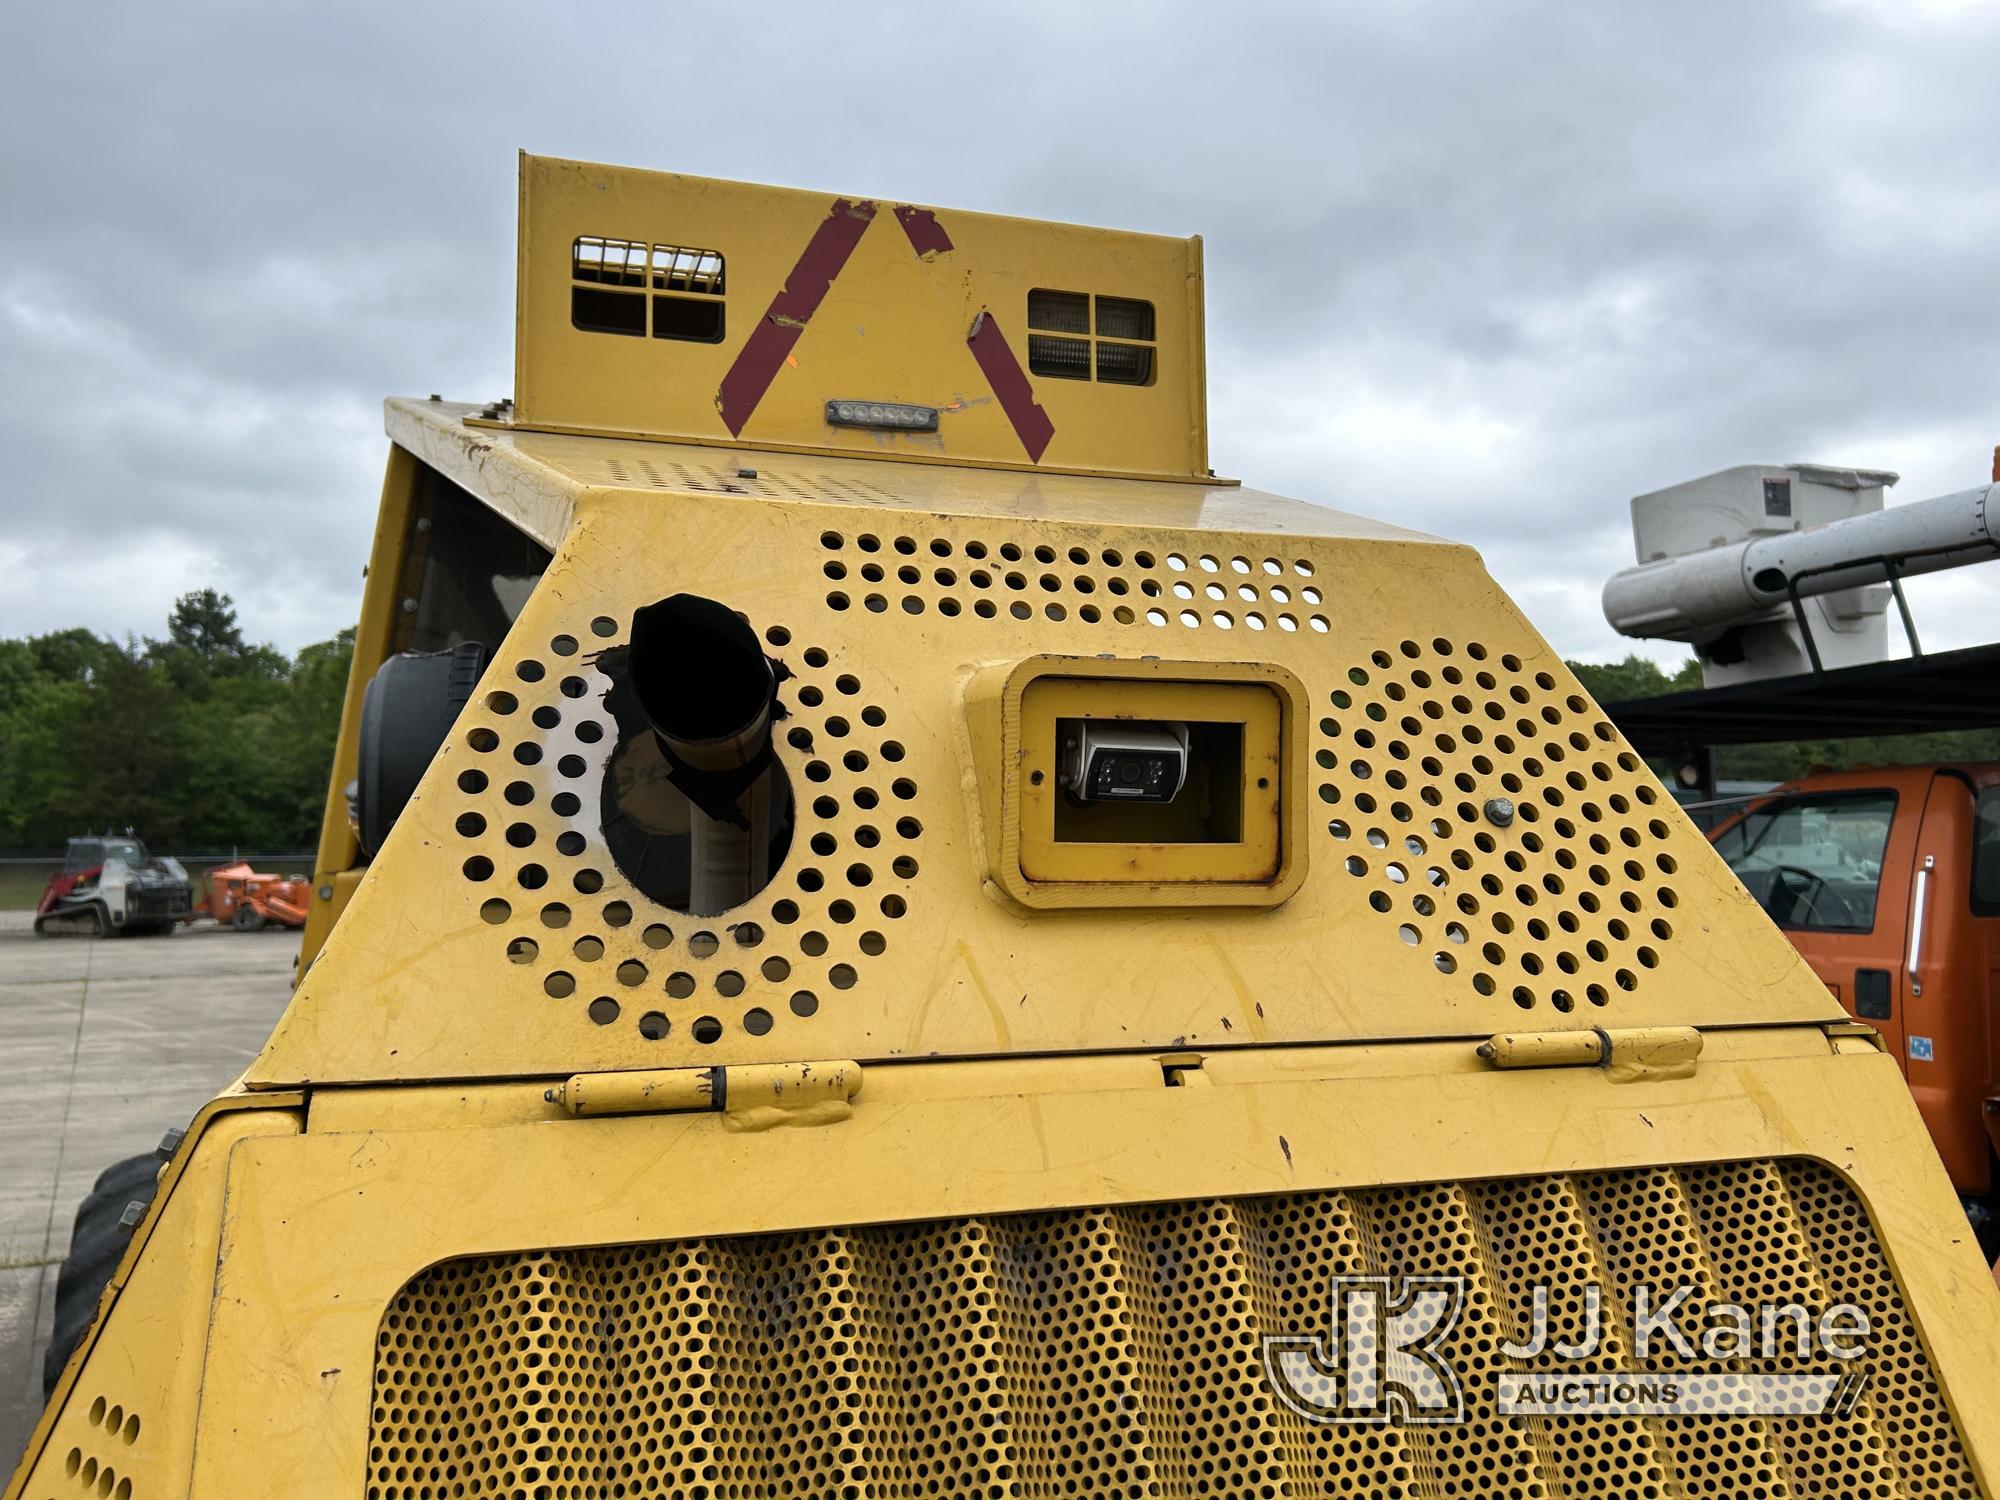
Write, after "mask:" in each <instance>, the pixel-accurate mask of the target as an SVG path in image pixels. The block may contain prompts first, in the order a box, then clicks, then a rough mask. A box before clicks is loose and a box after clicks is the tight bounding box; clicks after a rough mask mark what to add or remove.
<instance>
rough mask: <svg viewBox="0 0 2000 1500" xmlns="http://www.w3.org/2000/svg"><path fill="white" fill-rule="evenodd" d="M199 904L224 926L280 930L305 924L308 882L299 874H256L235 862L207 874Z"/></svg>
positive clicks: (247, 867) (247, 929)
mask: <svg viewBox="0 0 2000 1500" xmlns="http://www.w3.org/2000/svg"><path fill="white" fill-rule="evenodd" d="M206 879H207V886H208V889H207V892H206V894H205V895H204V896H203V897H202V905H203V906H204V907H206V909H207V911H208V914H209V915H210V916H211V917H213V918H215V920H216V921H217V922H218V923H220V924H222V925H223V926H225V927H234V928H235V929H236V930H237V931H238V932H254V931H256V929H258V928H259V927H262V926H264V925H265V924H267V923H273V922H274V923H276V924H277V925H278V926H280V927H303V926H305V925H306V902H307V899H308V898H309V896H310V894H311V891H312V882H311V881H310V880H308V879H306V878H305V877H304V876H303V875H260V874H258V873H257V872H256V871H255V870H253V869H251V868H250V866H249V865H247V864H244V863H242V862H240V861H239V862H238V863H236V864H233V865H218V866H216V868H214V869H213V870H210V871H209V872H208V875H207V877H206Z"/></svg>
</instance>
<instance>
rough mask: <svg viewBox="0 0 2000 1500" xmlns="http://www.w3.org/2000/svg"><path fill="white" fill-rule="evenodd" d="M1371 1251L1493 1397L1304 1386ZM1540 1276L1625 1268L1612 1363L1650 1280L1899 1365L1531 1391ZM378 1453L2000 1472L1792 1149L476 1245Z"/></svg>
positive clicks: (1013, 1482) (1960, 1477)
mask: <svg viewBox="0 0 2000 1500" xmlns="http://www.w3.org/2000/svg"><path fill="white" fill-rule="evenodd" d="M1356 1275H1384V1276H1390V1277H1395V1276H1399V1275H1401V1276H1422V1275H1448V1276H1454V1277H1464V1278H1466V1279H1467V1286H1468V1295H1467V1301H1466V1306H1465V1310H1464V1315H1463V1317H1462V1318H1461V1319H1460V1321H1459V1323H1458V1325H1457V1328H1456V1330H1455V1332H1454V1333H1452V1334H1451V1335H1450V1336H1449V1339H1448V1342H1447V1344H1446V1345H1445V1346H1444V1353H1445V1354H1446V1357H1447V1358H1448V1359H1449V1361H1450V1363H1451V1365H1452V1366H1453V1367H1454V1368H1455V1369H1456V1370H1457V1371H1458V1373H1459V1375H1460V1378H1461V1379H1462V1381H1463V1382H1464V1385H1465V1387H1466V1392H1467V1397H1468V1408H1469V1413H1468V1420H1466V1421H1465V1422H1462V1423H1451V1424H1446V1425H1441V1426H1409V1427H1398V1428H1381V1427H1366V1426H1356V1425H1329V1424H1320V1423H1308V1422H1307V1421H1305V1420H1303V1419H1302V1418H1300V1417H1298V1416H1296V1415H1294V1414H1293V1412H1292V1411H1291V1410H1289V1409H1288V1408H1287V1407H1286V1406H1285V1405H1283V1404H1282V1403H1281V1402H1279V1401H1278V1400H1277V1399H1276V1398H1275V1396H1274V1391H1273V1387H1272V1385H1271V1384H1270V1382H1269V1380H1268V1379H1267V1377H1266V1375H1265V1373H1264V1367H1263V1361H1262V1346H1261V1338H1262V1335H1264V1334H1266V1333H1278V1334H1297V1333H1317V1332H1320V1331H1322V1330H1324V1329H1325V1328H1326V1326H1327V1322H1328V1315H1329V1298H1330V1288H1331V1285H1332V1280H1333V1278H1334V1277H1336V1276H1356ZM1535 1283H1546V1284H1548V1285H1549V1286H1551V1288H1552V1289H1553V1292H1554V1296H1553V1298H1552V1304H1553V1306H1554V1307H1555V1308H1556V1310H1557V1322H1558V1324H1560V1323H1561V1320H1562V1319H1563V1318H1564V1317H1567V1316H1570V1314H1569V1313H1567V1312H1565V1311H1564V1309H1565V1306H1566V1305H1568V1306H1570V1307H1573V1306H1574V1302H1575V1300H1576V1299H1575V1298H1573V1297H1566V1296H1565V1289H1570V1290H1571V1291H1574V1290H1576V1289H1580V1288H1581V1287H1582V1286H1584V1285H1585V1284H1588V1283H1595V1284H1597V1285H1599V1286H1601V1287H1602V1288H1603V1289H1604V1298H1605V1303H1604V1305H1605V1309H1606V1323H1607V1328H1608V1334H1609V1337H1608V1339H1607V1340H1606V1343H1605V1345H1604V1349H1603V1353H1602V1355H1601V1359H1602V1360H1603V1361H1604V1362H1605V1368H1612V1367H1616V1366H1619V1365H1620V1364H1621V1363H1622V1364H1624V1365H1625V1366H1626V1367H1629V1361H1630V1349H1631V1343H1630V1332H1631V1330H1630V1319H1631V1313H1632V1296H1633V1289H1634V1288H1635V1287H1636V1286H1637V1285H1639V1284H1641V1283H1646V1284H1650V1285H1653V1286H1663V1285H1668V1284H1675V1283H1693V1284H1695V1285H1696V1286H1698V1287H1699V1288H1700V1289H1701V1292H1702V1295H1703V1297H1704V1299H1705V1300H1708V1301H1719V1300H1722V1299H1725V1298H1728V1299H1733V1300H1738V1301H1744V1302H1752V1301H1764V1300H1781V1299H1782V1300H1796V1301H1797V1302H1799V1303H1801V1304H1803V1305H1805V1306H1807V1307H1811V1308H1821V1309H1823V1308H1825V1307H1827V1306H1829V1305H1830V1304H1831V1303H1833V1302H1834V1301H1845V1302H1851V1303H1854V1304H1856V1305H1859V1306H1861V1307H1863V1308H1865V1309H1866V1310H1867V1312H1868V1315H1869V1320H1870V1324H1871V1327H1872V1329H1873V1335H1872V1340H1871V1343H1870V1351H1871V1353H1870V1364H1869V1370H1870V1377H1871V1378H1870V1384H1869V1385H1868V1388H1867V1393H1866V1395H1865V1396H1864V1397H1863V1399H1862V1400H1861V1401H1860V1402H1859V1404H1858V1405H1856V1406H1855V1407H1854V1408H1853V1409H1852V1411H1851V1412H1850V1413H1849V1414H1848V1415H1846V1416H1841V1417H1830V1418H1824V1419H1821V1418H1783V1419H1758V1418H1743V1417H1723V1416H1716V1417H1699V1418H1697V1417H1676V1418H1649V1417H1631V1416H1601V1417H1573V1418H1546V1419H1542V1418H1537V1419H1525V1418H1510V1417H1497V1416H1494V1415H1492V1414H1491V1413H1492V1412H1493V1409H1494V1401H1493V1391H1494V1386H1495V1381H1496V1380H1497V1379H1498V1377H1499V1376H1500V1375H1502V1374H1503V1373H1505V1372H1506V1371H1508V1370H1509V1369H1513V1368H1534V1367H1518V1366H1515V1365H1513V1364H1511V1362H1510V1361H1509V1359H1508V1357H1507V1356H1506V1355H1505V1354H1504V1353H1503V1352H1502V1351H1501V1349H1500V1347H1499V1346H1500V1343H1501V1342H1502V1341H1503V1340H1504V1339H1507V1338H1516V1337H1519V1336H1521V1335H1522V1333H1523V1332H1524V1331H1525V1323H1524V1319H1525V1317H1526V1314H1527V1308H1528V1302H1527V1294H1526V1289H1527V1288H1528V1287H1529V1286H1530V1285H1531V1284H1535ZM1554 1331H1555V1332H1556V1334H1557V1335H1558V1336H1559V1337H1560V1336H1562V1335H1563V1334H1565V1333H1566V1332H1572V1331H1573V1330H1571V1329H1568V1328H1566V1327H1563V1326H1558V1327H1557V1328H1556V1329H1555V1330H1554ZM1656 1364H1657V1366H1658V1367H1659V1368H1662V1369H1665V1368H1670V1366H1668V1365H1667V1364H1666V1362H1664V1361H1656ZM370 1453H371V1465H370V1474H369V1489H368V1494H369V1495H370V1496H371V1497H375V1500H411V1497H418V1496H426V1497H427V1496H444V1495H451V1496H466V1497H500V1496H510V1497H511V1496H516V1495H534V1496H540V1497H547V1500H582V1497H600V1496H602V1497H611V1496H642V1495H643V1496H651V1495H671V1496H676V1497H688V1500H693V1497H708V1500H749V1497H765V1496H769V1497H795V1496H808V1495H810V1496H828V1497H835V1496H838V1497H875V1496H911V1497H916V1496H940V1497H942V1496H951V1497H958V1496H974V1495H979V1496H994V1497H999V1496H1070V1495H1074V1496H1100V1495H1121V1496H1155V1495H1158V1496H1194V1495H1217V1496H1305V1495H1353V1496H1411V1497H1418V1496H1422V1497H1431V1496H1481V1497H1486V1496H1506V1497H1520V1500H1526V1497H1540V1496H1554V1495H1601V1496H1606V1497H1618V1500H1625V1497H1631V1496H1680V1495H1686V1496H1715V1497H1724V1496H1728V1497H1735V1496H1765V1497H1770V1500H1780V1497H1785V1500H1789V1497H1805V1496H1815V1497H1817V1496H1835V1495H1838V1496H1871V1497H1900V1496H1939V1497H1942V1496H1968V1495H1973V1494H1976V1493H1977V1486H1976V1484H1975V1483H1974V1480H1973V1478H1972V1475H1971V1472H1970V1470H1969V1468H1968V1467H1967V1464H1966V1460H1965V1458H1964V1455H1963V1453H1962V1450H1961V1447H1960V1443H1959V1439H1958V1436H1957V1433H1956V1431H1955V1429H1954V1427H1953V1425H1952V1420H1951V1418H1950V1416H1949V1415H1948V1413H1947V1412H1946V1409H1945V1406H1944V1403H1943V1400H1942V1398H1941V1396H1940V1394H1939V1391H1938V1387H1937V1383H1936V1380H1935V1378H1934V1377H1933V1375H1932V1372H1931V1369H1930V1366H1929V1363H1928V1360H1927V1358H1926V1356H1925V1354H1924V1351H1923V1349H1922V1346H1921V1345H1920V1344H1919V1342H1918V1340H1917V1337H1916V1333H1915V1330H1914V1328H1913V1327H1912V1325H1911V1323H1910V1320H1909V1317H1908V1314H1907V1312H1906V1311H1905V1309H1904V1306H1903V1301H1902V1297H1901V1294H1900V1293H1899V1291H1898V1289H1897V1287H1896V1283H1895V1280H1894V1278H1893V1277H1892V1275H1891V1274H1890V1271H1889V1268H1888V1264H1887V1261H1886V1259H1885V1258H1884V1256H1883V1253H1882V1250H1881V1248H1880V1246H1879V1245H1878V1244H1877V1242H1876V1240H1875V1237H1874V1234H1873V1231H1872V1230H1871V1229H1870V1227H1869V1223H1868V1218H1867V1214H1866V1212H1865V1210H1864V1209H1863V1207H1862V1205H1861V1203H1860V1201H1859V1200H1858V1199H1857V1198H1856V1197H1855V1195H1854V1194H1853V1192H1852V1191H1851V1189H1849V1188H1848V1187H1847V1185H1846V1184H1845V1183H1844V1182H1843V1181H1842V1180H1841V1179H1840V1178H1838V1177H1837V1176H1835V1175H1834V1174H1833V1173H1832V1172H1831V1171H1829V1170H1828V1169H1826V1168H1824V1167H1822V1166H1819V1165H1817V1164H1814V1163H1809V1162H1792V1161H1785V1162H1749V1163H1736V1164H1728V1165H1720V1166H1702V1167H1684V1168H1679V1169H1665V1168H1659V1169H1647V1170H1641V1171H1627V1172H1613V1173H1604V1174H1595V1175H1578V1176H1574V1177H1538V1178H1525V1179H1515V1180H1504V1181H1497V1182H1475V1183H1466V1184H1453V1183H1442V1184H1427V1185H1419V1186H1414V1187H1401V1188H1385V1189H1371V1190H1366V1191H1354V1192H1324V1193H1306V1194H1295V1195H1291V1196H1286V1197H1276V1198H1257V1199H1244V1200H1236V1201H1230V1200H1207V1201H1202V1202H1194V1203H1173V1204H1164V1205H1149V1206H1143V1207H1133V1208H1109V1209H1080V1210H1069V1211H1063V1212H1057V1213H1045V1214H1036V1215H1029V1216H1021V1217H1007V1218H989V1219H982V1218H971V1219H957V1220H945V1221H937V1222H930V1223H918V1224H901V1225H888V1226H877V1227H867V1228H860V1229H827V1230H818V1231H810V1232H800V1233H788V1234H773V1235H764V1236H757V1237H749V1238H742V1239H726V1240H692V1241H686V1242H681V1243H671V1244H662V1245H646V1246H634V1247H625V1248H617V1249H602V1250H581V1251H556V1252H547V1253H542V1254H526V1255H502V1256H491V1257H482V1258H474V1259H466V1260H459V1261H453V1262H450V1263H447V1264H445V1265H442V1266H438V1267H435V1268H433V1269H432V1270H430V1271H427V1272H425V1273H424V1274H423V1275H421V1276H419V1277H418V1278H417V1279H416V1280H414V1281H413V1282H411V1283H410V1284H409V1285H408V1286H407V1287H405V1288H404V1290H403V1292H402V1293H401V1294H400V1295H399V1296H398V1298H397V1299H396V1301H395V1303H394V1304H393V1305H392V1306H391V1307H390V1309H389V1311H388V1313H387V1314H386V1316H385V1317H384V1320H383V1323H382V1328H381V1334H380V1340H379V1350H378V1356H377V1363H376V1370H375V1387H374V1412H373V1430H372V1433H371V1437H370Z"/></svg>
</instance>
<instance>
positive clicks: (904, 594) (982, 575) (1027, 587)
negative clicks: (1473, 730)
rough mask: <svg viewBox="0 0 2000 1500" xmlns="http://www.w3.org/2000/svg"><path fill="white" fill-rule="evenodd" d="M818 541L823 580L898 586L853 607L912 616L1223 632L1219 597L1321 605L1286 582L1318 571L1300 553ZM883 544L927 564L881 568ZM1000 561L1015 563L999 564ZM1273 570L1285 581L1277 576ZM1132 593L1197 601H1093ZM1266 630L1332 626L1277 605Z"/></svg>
mask: <svg viewBox="0 0 2000 1500" xmlns="http://www.w3.org/2000/svg"><path fill="white" fill-rule="evenodd" d="M821 545H822V547H823V548H824V552H823V553H822V554H821V556H820V557H819V558H818V559H816V566H817V567H818V569H819V572H820V575H821V576H822V578H824V579H825V580H826V581H827V582H829V583H832V584H835V585H842V584H845V583H846V582H847V581H848V580H849V579H850V577H851V576H852V575H853V574H854V573H856V572H858V573H859V575H860V577H861V578H862V579H863V580H864V581H865V582H868V583H877V584H890V583H893V584H895V585H897V586H899V587H900V589H901V592H900V593H898V594H897V595H895V596H894V598H893V601H892V598H891V596H890V595H887V594H882V593H871V594H867V595H865V596H864V597H863V598H862V600H861V603H862V605H863V607H864V608H865V609H867V610H869V611H871V612H873V613H877V614H882V613H888V612H890V611H891V610H892V609H894V610H899V611H900V612H901V613H903V614H906V615H912V616H916V615H922V614H924V613H925V612H926V611H930V610H934V611H936V613H938V614H940V615H944V616H946V617H947V618H960V617H966V616H968V615H969V617H970V618H973V619H981V620H991V619H996V618H998V617H999V616H1000V614H1001V612H1002V610H1003V609H1004V610H1005V612H1006V614H1007V615H1008V617H1009V618H1012V619H1016V620H1031V619H1034V618H1036V617H1037V616H1038V615H1039V616H1040V617H1041V618H1043V619H1046V620H1049V621H1054V622H1063V623H1067V622H1069V621H1072V620H1080V621H1082V622H1083V623H1085V624H1088V625H1097V624H1103V623H1109V624H1112V625H1137V624H1140V623H1142V622H1143V623H1145V624H1149V625H1155V626H1166V625H1171V624H1175V623H1178V624H1180V625H1182V626H1183V627H1185V628H1187V629H1191V630H1193V629H1200V628H1202V627H1204V626H1208V627H1212V628H1214V629H1218V630H1229V629H1231V628H1233V627H1234V626H1235V625H1236V624H1237V623H1238V617H1237V616H1236V615H1235V614H1233V613H1232V612H1230V611H1229V610H1223V609H1215V608H1213V607H1212V606H1213V605H1214V604H1215V603H1217V602H1220V601H1223V600H1237V601H1242V602H1244V603H1250V604H1256V603H1261V602H1266V601H1268V602H1270V603H1274V604H1304V605H1307V606H1323V605H1324V603H1325V596H1324V594H1323V593H1322V591H1321V589H1320V588H1319V586H1318V585H1316V584H1299V583H1297V582H1294V581H1293V580H1294V579H1298V578H1311V577H1313V576H1314V575H1315V574H1316V573H1317V571H1318V569H1317V567H1316V566H1315V564H1314V563H1313V562H1312V561H1311V560H1310V559H1307V558H1302V557H1298V558H1290V559H1286V560H1282V561H1281V560H1280V559H1277V558H1265V559H1263V560H1262V561H1261V562H1259V561H1257V560H1254V559H1252V558H1250V557H1248V556H1245V555H1242V554H1232V555H1227V556H1225V555H1223V554H1219V553H1202V554H1199V555H1197V556H1195V557H1192V558H1190V557H1188V556H1186V555H1185V554H1182V553H1179V552H1169V553H1166V554H1165V555H1164V556H1156V555H1155V554H1154V553H1152V552H1149V551H1146V550H1145V549H1143V548H1142V549H1138V550H1135V551H1132V552H1130V553H1127V552H1125V551H1123V550H1122V549H1119V548H1116V547H1099V548H1095V549H1093V548H1089V547H1083V546H1072V547H1068V548H1063V549H1058V548H1056V547H1054V546H1051V545H1049V544H1047V543H1039V544H1036V545H1034V546H1032V547H1029V546H1024V545H1023V544H1022V543H1020V542H1015V541H1004V542H1001V543H999V544H998V545H997V546H996V545H994V544H993V543H991V542H990V541H989V540H987V539H984V538H977V537H972V538H964V539H954V538H949V537H943V536H937V537H932V538H929V539H928V541H923V542H920V541H919V539H917V538H915V537H911V536H898V537H893V538H890V539H888V541H887V542H886V543H885V542H884V539H883V538H881V537H877V536H872V535H864V536H858V537H854V538H852V539H850V538H848V537H847V536H845V535H843V534H842V533H839V532H833V531H828V532H825V533H823V534H822V536H821ZM885 547H886V549H887V550H889V551H891V552H893V553H895V554H897V555H899V556H902V557H917V556H920V555H923V554H928V555H929V557H930V559H931V560H932V563H931V566H930V567H928V568H924V567H919V566H916V565H915V564H913V563H903V564H900V565H898V566H896V567H894V568H891V567H889V566H887V565H886V564H884V563H882V562H878V561H875V560H873V559H874V557H879V556H880V555H881V553H882V552H883V551H884V550H885ZM954 556H956V557H961V558H964V559H968V560H970V563H971V565H970V566H967V567H964V568H960V567H955V566H938V565H937V564H938V561H939V560H943V559H949V558H952V557H954ZM994 558H998V559H999V561H1000V562H1001V564H1003V566H1000V567H997V568H996V567H994V566H991V564H990V560H991V559H994ZM1031 561H1032V564H1033V570H1032V571H1031V570H1030V562H1031ZM1010 563H1019V564H1021V565H1022V566H1020V567H1008V566H1004V565H1005V564H1010ZM1281 578H1282V579H1284V580H1285V581H1283V582H1279V581H1277V580H1279V579H1281ZM1010 596H1027V597H1010ZM1034 596H1040V597H1041V598H1042V599H1043V600H1044V602H1043V603H1042V605H1041V606H1040V608H1039V609H1037V608H1036V607H1035V606H1034V605H1032V604H1030V603H1029V602H1028V597H1034ZM824 597H825V601H826V606H827V608H828V609H830V610H833V611H835V612H843V611H846V610H850V609H852V608H853V607H854V603H855V598H854V595H853V593H852V592H851V591H850V590H849V589H848V588H846V587H833V588H830V589H828V590H827V592H826V594H825V596H824ZM1132 597H1137V598H1140V599H1168V598H1171V599H1177V600H1187V601H1189V602H1190V603H1198V604H1200V605H1201V606H1202V607H1200V608H1188V609H1175V610H1173V611H1171V612H1169V611H1167V610H1164V609H1160V608H1145V609H1140V608H1135V607H1133V606H1132V605H1130V604H1124V603H1117V602H1112V603H1111V604H1110V607H1109V608H1106V607H1104V606H1103V605H1102V604H1100V603H1099V602H1098V601H1099V600H1100V599H1108V600H1110V601H1116V600H1120V599H1125V598H1132ZM1242 623H1243V624H1245V625H1247V626H1248V627H1249V628H1250V629H1252V630H1262V629H1264V628H1265V625H1266V620H1265V617H1264V616H1263V615H1262V614H1258V613H1256V612H1254V611H1253V612H1252V613H1251V614H1249V615H1248V616H1246V617H1243V619H1242ZM1276 628H1277V629H1280V630H1288V631H1297V630H1301V629H1309V630H1312V631H1315V632H1317V633H1319V634H1321V635H1326V634H1330V633H1331V631H1332V628H1333V627H1332V622H1331V621H1330V620H1329V619H1328V618H1327V616H1326V615H1325V614H1323V613H1305V614H1294V613H1286V614H1284V615H1283V616H1281V617H1279V618H1278V620H1277V623H1276Z"/></svg>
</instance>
